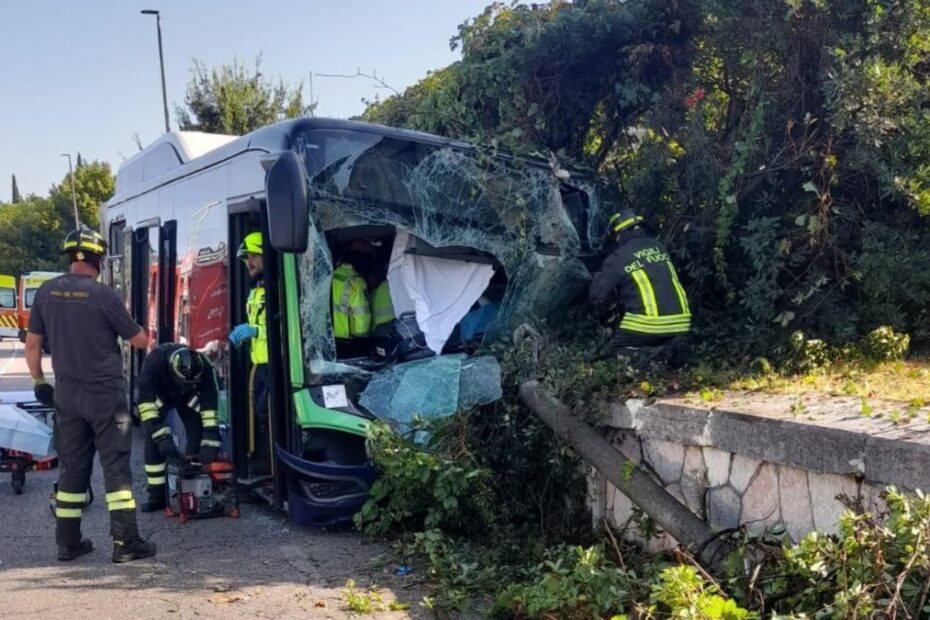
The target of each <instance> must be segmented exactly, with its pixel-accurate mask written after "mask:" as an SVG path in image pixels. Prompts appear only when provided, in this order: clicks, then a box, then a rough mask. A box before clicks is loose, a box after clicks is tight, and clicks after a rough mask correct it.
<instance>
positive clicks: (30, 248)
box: [0, 195, 65, 274]
mask: <svg viewBox="0 0 930 620" xmlns="http://www.w3.org/2000/svg"><path fill="white" fill-rule="evenodd" d="M64 234H65V231H63V230H62V221H61V218H60V217H59V216H58V213H57V212H56V209H55V206H54V205H53V204H52V201H51V200H49V199H48V198H40V197H38V196H34V195H33V196H28V197H26V198H25V199H24V200H23V201H22V202H19V203H17V204H12V205H8V206H6V207H5V208H3V209H0V247H2V248H3V251H2V252H0V273H9V274H18V273H21V272H23V271H31V270H37V269H38V270H60V269H62V268H64V262H63V261H62V259H61V257H60V256H59V254H58V249H59V244H60V243H61V241H62V237H63V235H64Z"/></svg>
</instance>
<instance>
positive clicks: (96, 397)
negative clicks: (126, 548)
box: [55, 377, 139, 545]
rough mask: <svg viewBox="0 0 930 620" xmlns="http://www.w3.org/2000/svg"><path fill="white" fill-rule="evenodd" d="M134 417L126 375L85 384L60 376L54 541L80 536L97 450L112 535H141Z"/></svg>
mask: <svg viewBox="0 0 930 620" xmlns="http://www.w3.org/2000/svg"><path fill="white" fill-rule="evenodd" d="M131 447H132V420H131V418H130V416H129V407H128V405H127V402H126V392H125V384H124V383H123V381H122V380H118V381H110V382H107V383H84V382H81V381H73V380H70V379H67V378H65V377H59V378H58V380H57V381H56V384H55V450H56V451H57V452H58V463H59V470H58V492H57V494H56V498H55V499H56V509H55V516H56V528H55V540H56V542H57V543H58V544H59V545H74V544H77V543H78V542H79V541H80V540H81V508H82V507H83V505H84V500H85V495H84V494H85V493H86V491H87V489H88V487H89V485H90V474H91V469H92V467H93V464H94V453H95V452H99V453H100V464H101V465H102V466H103V478H104V484H105V488H106V503H107V508H108V509H109V512H110V534H111V535H112V536H113V539H114V540H115V541H117V542H126V541H128V540H131V539H132V538H134V537H136V536H138V534H139V532H138V529H137V527H136V502H135V500H134V499H133V497H132V469H131V468H130V464H129V456H130V449H131Z"/></svg>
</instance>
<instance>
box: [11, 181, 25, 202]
mask: <svg viewBox="0 0 930 620" xmlns="http://www.w3.org/2000/svg"><path fill="white" fill-rule="evenodd" d="M22 201H23V197H22V195H20V193H19V186H18V185H16V175H15V174H14V175H13V198H12V202H13V204H18V203H20V202H22Z"/></svg>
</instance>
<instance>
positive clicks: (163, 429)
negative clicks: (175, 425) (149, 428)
mask: <svg viewBox="0 0 930 620" xmlns="http://www.w3.org/2000/svg"><path fill="white" fill-rule="evenodd" d="M170 434H171V429H170V428H168V427H167V426H162V427H161V428H160V429H158V430H157V431H155V432H154V433H152V439H158V438H159V437H164V436H165V435H170Z"/></svg>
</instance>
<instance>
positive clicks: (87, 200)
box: [49, 161, 116, 230]
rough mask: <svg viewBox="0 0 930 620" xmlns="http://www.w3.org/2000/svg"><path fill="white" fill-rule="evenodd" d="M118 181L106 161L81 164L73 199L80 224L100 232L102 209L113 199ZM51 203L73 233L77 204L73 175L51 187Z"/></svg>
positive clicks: (77, 173)
mask: <svg viewBox="0 0 930 620" xmlns="http://www.w3.org/2000/svg"><path fill="white" fill-rule="evenodd" d="M115 190H116V178H115V177H114V176H113V171H112V170H111V169H110V164H108V163H107V162H103V161H91V162H89V163H88V162H81V165H80V166H78V167H76V168H75V169H74V195H75V200H76V202H77V207H78V216H79V217H80V219H81V224H83V225H85V226H88V227H90V228H93V229H95V230H96V229H97V227H98V226H99V222H100V205H102V204H103V203H104V202H106V201H107V200H109V199H110V197H111V196H113V192H114V191H115ZM49 199H50V200H51V201H52V205H53V206H54V208H55V212H56V213H57V214H58V216H59V217H60V218H61V220H62V223H63V224H64V227H65V228H66V229H67V230H73V229H74V204H73V202H72V199H71V173H70V172H69V173H68V174H66V175H65V178H64V179H62V181H61V183H58V184H55V185H52V188H51V190H50V191H49Z"/></svg>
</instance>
